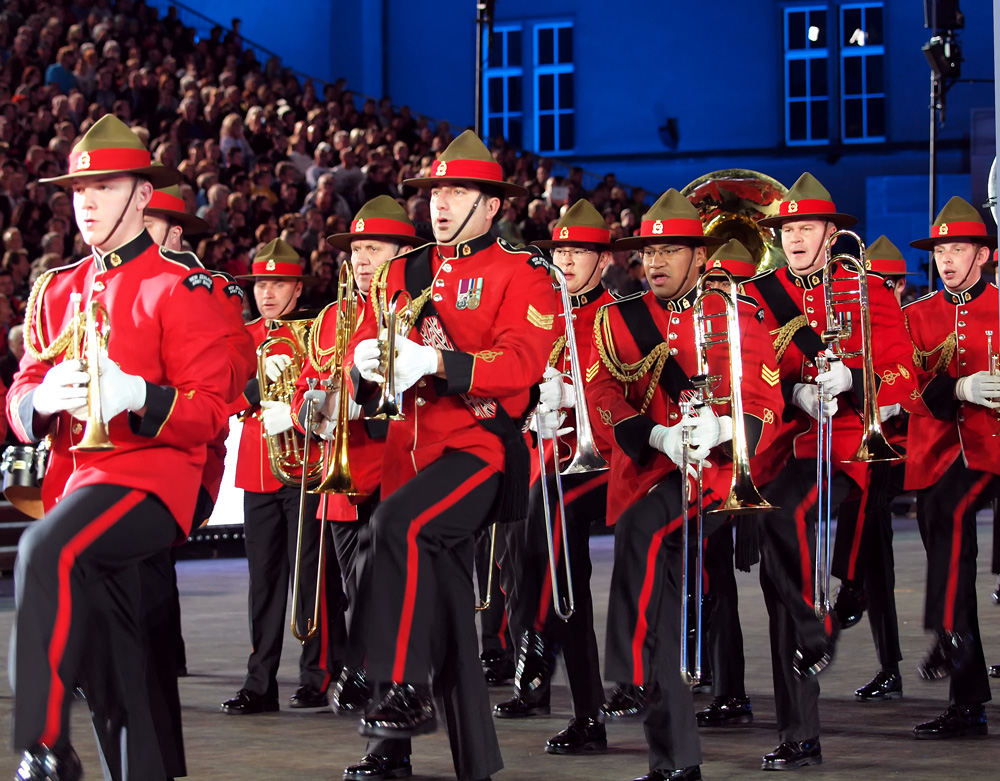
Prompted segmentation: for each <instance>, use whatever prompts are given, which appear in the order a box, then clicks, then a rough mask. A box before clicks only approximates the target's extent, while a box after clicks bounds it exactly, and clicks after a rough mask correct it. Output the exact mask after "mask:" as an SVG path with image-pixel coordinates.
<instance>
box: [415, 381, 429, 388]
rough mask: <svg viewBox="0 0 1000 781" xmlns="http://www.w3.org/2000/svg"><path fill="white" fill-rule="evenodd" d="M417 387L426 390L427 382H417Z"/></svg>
mask: <svg viewBox="0 0 1000 781" xmlns="http://www.w3.org/2000/svg"><path fill="white" fill-rule="evenodd" d="M417 387H418V388H426V387H427V380H419V381H418V382H417Z"/></svg>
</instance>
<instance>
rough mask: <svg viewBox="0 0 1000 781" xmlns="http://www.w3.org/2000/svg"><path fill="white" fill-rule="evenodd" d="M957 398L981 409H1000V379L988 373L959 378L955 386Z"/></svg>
mask: <svg viewBox="0 0 1000 781" xmlns="http://www.w3.org/2000/svg"><path fill="white" fill-rule="evenodd" d="M955 398H957V399H960V400H962V401H967V402H969V403H970V404H978V405H980V406H981V407H989V408H990V409H1000V377H995V376H994V375H992V374H990V373H989V372H987V371H981V372H976V373H975V374H970V375H969V376H968V377H959V379H958V382H957V383H956V384H955Z"/></svg>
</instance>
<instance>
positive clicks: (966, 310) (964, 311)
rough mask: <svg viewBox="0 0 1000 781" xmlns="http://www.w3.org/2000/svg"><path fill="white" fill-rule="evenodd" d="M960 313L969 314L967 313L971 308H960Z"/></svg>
mask: <svg viewBox="0 0 1000 781" xmlns="http://www.w3.org/2000/svg"><path fill="white" fill-rule="evenodd" d="M958 313H959V314H960V315H967V314H969V310H968V309H959V310H958Z"/></svg>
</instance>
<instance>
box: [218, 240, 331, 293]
mask: <svg viewBox="0 0 1000 781" xmlns="http://www.w3.org/2000/svg"><path fill="white" fill-rule="evenodd" d="M236 279H294V280H295V281H297V282H303V283H305V284H307V285H309V284H312V283H313V282H315V281H316V277H313V276H310V275H309V274H303V273H302V259H301V258H300V257H299V253H297V252H296V251H295V248H294V247H293V246H292V245H291V244H289V243H288V242H287V241H285V240H284V239H275V240H274V241H269V242H268V243H267V244H265V245H264V246H263V247H261V249H260V252H258V253H257V254H256V255H255V256H254V259H253V265H252V266H251V267H250V273H249V274H242V275H240V276H238V277H236Z"/></svg>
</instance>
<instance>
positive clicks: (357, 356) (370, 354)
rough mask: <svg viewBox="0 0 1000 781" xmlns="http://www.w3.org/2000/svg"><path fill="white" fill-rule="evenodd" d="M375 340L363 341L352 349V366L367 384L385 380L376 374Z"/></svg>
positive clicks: (376, 352)
mask: <svg viewBox="0 0 1000 781" xmlns="http://www.w3.org/2000/svg"><path fill="white" fill-rule="evenodd" d="M380 355H381V350H379V349H378V340H377V339H364V340H362V341H360V342H358V346H357V347H355V348H354V366H355V368H356V369H357V370H358V373H359V374H360V375H361V377H362V378H363V379H365V380H368V381H369V382H382V381H383V380H384V379H385V378H384V377H383V376H382V375H381V374H379V373H378V364H379V356H380Z"/></svg>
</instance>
